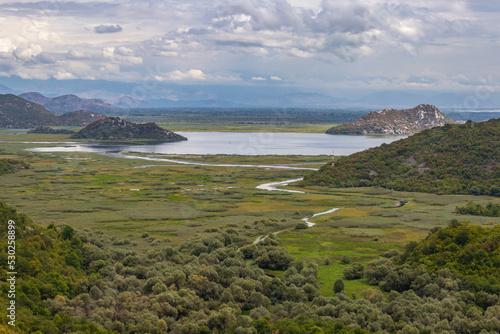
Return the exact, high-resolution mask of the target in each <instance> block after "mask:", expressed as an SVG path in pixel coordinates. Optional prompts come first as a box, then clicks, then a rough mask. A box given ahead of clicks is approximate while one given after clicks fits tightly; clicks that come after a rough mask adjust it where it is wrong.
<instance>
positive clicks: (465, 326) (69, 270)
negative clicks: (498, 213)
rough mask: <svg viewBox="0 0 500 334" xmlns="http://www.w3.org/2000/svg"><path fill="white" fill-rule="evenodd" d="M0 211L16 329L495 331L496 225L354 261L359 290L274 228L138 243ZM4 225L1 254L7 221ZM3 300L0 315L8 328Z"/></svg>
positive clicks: (449, 231) (446, 233) (454, 230)
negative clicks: (303, 256) (9, 231)
mask: <svg viewBox="0 0 500 334" xmlns="http://www.w3.org/2000/svg"><path fill="white" fill-rule="evenodd" d="M0 217H1V219H2V221H3V222H7V221H8V220H14V221H15V222H16V231H17V235H16V237H17V238H16V245H17V254H16V255H17V259H16V270H17V272H18V277H17V285H16V293H17V300H16V306H17V314H16V324H17V326H16V328H17V329H18V330H20V331H21V332H36V333H44V334H51V333H54V334H56V333H75V332H76V333H109V332H115V333H186V334H187V333H207V334H208V333H219V334H222V333H228V334H230V333H237V334H241V333H266V334H267V333H269V334H271V333H273V332H274V333H278V330H279V333H284V334H287V333H290V334H291V333H344V334H349V333H356V334H362V333H418V332H424V333H431V332H436V331H448V332H449V333H498V332H500V320H499V318H500V302H499V297H498V292H499V286H498V269H497V268H498V267H499V264H498V263H497V262H498V259H497V258H498V253H499V247H498V245H499V241H500V239H499V237H500V234H499V233H498V231H499V227H498V226H495V227H493V228H491V229H487V228H477V227H473V226H469V225H467V224H466V223H458V222H452V223H451V224H450V226H449V227H447V228H443V229H441V230H434V231H433V232H432V233H431V234H430V235H429V237H428V238H427V239H426V240H424V241H423V242H421V243H411V244H409V245H408V246H407V250H406V252H405V253H401V252H398V251H390V252H387V253H385V254H382V255H383V257H381V258H379V259H377V260H374V261H373V262H371V263H369V264H368V265H367V266H366V268H364V267H363V265H360V264H359V263H354V264H353V265H352V266H353V267H357V269H356V270H357V271H359V268H360V267H361V271H360V276H361V277H363V278H361V279H363V280H366V281H367V282H369V283H370V284H372V285H373V288H372V289H368V290H365V291H364V292H363V293H361V295H360V296H347V295H346V294H345V293H344V292H342V288H341V287H340V289H339V292H338V293H337V294H336V295H335V296H334V297H323V296H320V293H319V290H318V282H317V272H318V271H317V265H316V264H315V263H307V262H304V261H301V260H295V259H294V258H293V257H292V256H291V255H289V254H288V253H287V252H286V250H285V249H283V248H281V247H280V246H279V240H277V239H275V238H274V237H271V238H267V239H266V244H258V245H254V244H251V243H249V242H248V241H247V240H246V239H245V238H244V237H241V236H240V235H239V233H238V232H237V231H235V230H234V229H232V228H230V227H227V228H221V229H211V230H210V231H207V232H206V235H205V236H204V237H203V238H201V239H199V240H194V241H190V242H187V243H185V244H183V245H181V246H180V247H178V248H173V247H169V246H167V245H163V246H161V245H157V246H156V247H154V248H153V249H150V250H149V251H147V253H146V254H140V253H136V252H135V251H131V250H127V240H126V239H124V240H121V239H117V238H111V239H110V238H108V237H106V236H104V235H103V234H102V233H101V232H99V231H91V230H85V231H75V230H73V229H72V228H71V227H69V226H64V227H55V226H53V225H51V226H49V227H48V228H47V229H44V228H41V227H39V226H37V225H35V224H33V222H32V221H31V220H30V219H29V218H27V217H25V216H23V215H19V214H18V213H16V211H15V210H13V209H12V208H9V207H8V206H6V205H4V204H2V205H0ZM1 237H2V239H1V240H2V241H3V242H2V245H1V246H0V247H1V253H0V256H1V258H2V263H6V260H7V255H6V249H7V248H6V241H5V240H7V238H6V228H5V224H4V225H3V228H2V232H1ZM144 237H145V238H148V237H149V236H147V235H145V236H144ZM432 245H435V246H432ZM465 257H467V260H468V261H475V265H474V266H472V267H471V269H470V270H469V269H468V268H466V267H465V266H463V265H462V264H460V262H462V263H465V262H464V259H465ZM348 268H350V267H348ZM264 270H273V272H272V273H271V272H269V271H268V272H267V273H266V272H265V271H264ZM471 270H472V271H471ZM6 272H7V271H6V270H5V267H4V268H2V271H1V273H0V279H1V280H2V282H4V283H3V284H2V285H1V288H2V290H3V292H4V294H2V297H1V298H2V299H1V301H0V302H2V304H3V305H6V303H7V300H6V294H5V292H6V291H7V290H8V289H9V283H8V282H6V278H7V277H6ZM346 272H347V271H346ZM347 276H349V275H346V277H347ZM349 278H353V277H349ZM332 288H333V287H332ZM380 290H382V291H388V292H389V293H388V294H384V293H382V292H381V291H380ZM5 312H6V311H5V309H3V310H0V313H2V314H1V315H0V319H2V320H1V321H2V322H1V323H0V327H2V326H3V328H9V327H8V325H7V323H6V319H7V318H6V317H5ZM400 331H401V332H400Z"/></svg>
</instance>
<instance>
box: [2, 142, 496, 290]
mask: <svg viewBox="0 0 500 334" xmlns="http://www.w3.org/2000/svg"><path fill="white" fill-rule="evenodd" d="M2 135H3V137H2V138H1V140H3V139H4V138H6V137H8V138H9V142H7V143H3V144H2V148H1V151H0V158H13V159H20V160H25V161H26V162H28V163H29V164H30V165H31V169H27V170H22V171H19V172H18V173H15V174H9V175H2V176H0V182H2V186H3V187H2V193H1V194H0V200H1V201H4V202H6V203H7V204H9V205H12V206H14V207H16V208H17V209H18V210H19V211H20V212H22V213H25V214H28V215H29V216H31V217H32V218H33V219H34V220H35V222H37V223H39V224H41V225H44V226H47V225H48V224H50V223H55V224H56V225H57V226H63V225H65V224H69V225H71V226H73V227H75V228H77V229H86V228H88V229H91V230H93V231H102V232H103V233H104V234H105V235H106V236H107V237H108V238H109V239H110V240H111V241H110V242H113V244H114V245H115V244H116V247H125V248H127V249H134V250H136V251H137V252H145V251H147V250H149V249H152V248H154V247H162V245H171V246H178V245H180V244H182V243H183V242H186V241H188V240H190V239H192V238H198V237H202V236H205V235H206V232H205V231H206V230H208V229H220V230H225V229H227V228H233V229H235V230H236V231H238V233H239V234H240V235H243V236H245V237H246V238H247V240H248V242H252V241H253V240H255V238H256V237H257V236H259V235H264V234H267V233H272V232H276V231H282V232H281V233H280V234H279V235H278V236H279V238H280V239H281V240H282V246H283V247H285V248H286V249H288V251H289V252H290V253H291V254H292V255H293V256H295V257H296V258H306V259H309V260H312V261H315V262H317V263H318V265H319V278H318V280H319V281H320V282H323V283H321V285H320V288H321V292H322V294H324V295H332V294H333V290H332V286H333V282H334V281H335V280H336V279H338V278H343V275H342V270H343V268H345V265H344V264H343V263H341V262H340V261H339V260H340V258H341V257H342V255H344V254H347V255H349V256H350V257H351V258H352V260H353V261H359V262H362V263H365V264H366V263H368V262H370V261H371V260H372V259H374V258H376V257H377V256H379V255H380V254H382V253H383V252H385V251H387V250H390V249H394V248H396V249H401V248H402V247H403V246H404V245H405V244H406V243H407V242H408V241H411V240H419V239H421V238H423V237H425V236H426V235H427V233H428V231H429V230H430V229H431V228H433V227H436V226H439V227H441V226H446V225H447V224H448V222H449V221H450V219H452V218H457V219H460V220H461V219H469V220H470V221H471V223H472V224H482V225H491V224H493V219H494V218H488V217H480V216H457V215H455V214H454V213H453V211H454V209H455V207H456V206H457V205H463V204H465V203H466V202H467V201H470V200H474V201H475V202H478V203H487V202H495V201H498V199H493V198H489V197H486V196H483V197H478V196H466V195H433V194H422V193H406V192H395V191H391V190H388V189H382V188H349V189H331V188H325V187H311V188H309V189H302V188H296V187H295V188H296V189H300V190H308V191H312V192H313V193H306V194H292V193H284V192H269V191H264V190H258V189H255V187H256V186H257V185H259V184H262V183H267V182H271V181H279V180H287V179H294V178H299V177H301V176H303V175H304V173H305V172H306V171H301V170H277V169H266V168H243V167H209V166H196V167H195V166H188V165H176V164H170V163H169V164H168V165H167V164H163V163H155V162H148V164H149V165H152V166H148V167H145V162H144V161H143V160H134V159H120V158H114V157H108V156H102V155H99V154H95V153H80V152H73V153H38V152H30V151H26V150H25V149H26V148H30V147H41V146H45V145H48V144H39V143H37V144H23V143H16V142H17V141H25V140H28V139H26V138H27V137H26V136H29V138H30V139H29V141H49V139H47V137H45V136H40V135H11V136H6V135H5V132H2ZM51 136H52V137H51V140H54V141H65V139H64V135H51ZM20 138H24V139H20ZM150 156H152V155H150ZM168 157H169V158H172V159H179V160H189V161H197V162H214V163H229V162H230V163H239V164H294V163H313V164H317V165H320V164H323V163H324V161H325V159H326V160H328V157H324V156H316V157H309V156H260V157H259V156H252V157H248V156H229V155H220V156H195V155H176V156H168ZM139 167H141V168H139ZM290 188H294V187H290ZM398 200H406V201H408V202H407V204H406V205H404V206H402V207H397V206H396V202H397V201H398ZM331 208H342V209H341V210H338V211H336V212H334V213H331V214H328V215H324V216H318V217H316V218H314V219H312V221H313V222H315V223H316V226H314V227H312V228H309V229H307V230H300V231H299V230H295V229H294V228H293V227H294V226H295V225H296V224H297V223H298V222H300V221H301V219H302V218H304V217H306V216H310V215H312V214H313V213H317V212H322V211H326V210H329V209H331ZM270 218H276V220H277V221H278V223H277V224H276V225H275V226H273V225H266V224H263V223H254V222H256V221H257V222H259V221H262V220H268V219H270ZM144 233H148V234H149V235H150V236H151V237H149V238H142V237H141V236H142V235H143V234H144ZM327 263H329V264H327ZM344 283H345V287H346V292H347V293H348V294H351V293H355V294H359V293H360V292H361V291H362V290H364V289H366V288H368V287H369V286H368V285H367V284H366V283H365V282H364V281H363V280H354V281H347V280H344Z"/></svg>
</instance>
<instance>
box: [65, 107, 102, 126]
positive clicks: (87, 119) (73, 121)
mask: <svg viewBox="0 0 500 334" xmlns="http://www.w3.org/2000/svg"><path fill="white" fill-rule="evenodd" d="M103 118H106V115H103V114H101V113H96V112H92V111H89V110H77V111H72V112H68V113H66V114H62V115H61V116H59V120H60V121H61V123H62V124H64V125H70V126H87V125H89V124H90V123H92V122H94V121H97V120H99V119H103Z"/></svg>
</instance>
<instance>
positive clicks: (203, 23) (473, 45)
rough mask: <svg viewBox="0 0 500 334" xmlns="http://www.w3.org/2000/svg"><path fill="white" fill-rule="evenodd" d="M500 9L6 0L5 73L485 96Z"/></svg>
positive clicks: (148, 91) (484, 5) (150, 85)
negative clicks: (464, 93)
mask: <svg viewBox="0 0 500 334" xmlns="http://www.w3.org/2000/svg"><path fill="white" fill-rule="evenodd" d="M499 14H500V2H498V1H492V0H456V1H449V0H446V1H444V0H411V1H406V0H403V1H380V0H277V1H267V0H226V1H222V0H213V1H206V0H203V1H202V0H164V1H160V0H149V1H147V0H146V1H145V0H103V1H99V0H95V1H90V0H74V1H40V2H37V1H27V0H19V1H9V0H6V1H2V3H1V4H0V83H2V84H5V85H7V86H9V84H14V82H17V83H18V82H19V78H21V79H22V80H21V81H22V82H24V83H29V82H37V83H43V82H44V81H47V82H50V83H51V85H52V86H53V85H54V84H57V85H60V86H61V87H65V86H68V84H69V83H71V82H73V83H74V82H84V81H85V82H106V83H108V85H109V87H110V90H112V89H111V87H112V86H114V85H115V83H116V84H117V85H118V83H121V84H123V83H127V84H128V85H127V86H126V87H127V88H126V89H125V91H122V92H120V94H126V95H130V96H133V97H136V98H139V99H141V98H144V99H145V98H147V97H148V96H149V97H155V96H156V97H157V96H159V95H161V96H163V97H164V98H171V99H173V100H175V99H178V98H179V97H178V96H175V94H174V93H172V91H168V90H167V89H164V88H162V87H167V86H168V87H172V85H174V86H179V87H181V86H183V85H185V86H186V87H188V86H190V85H191V86H192V85H196V86H206V87H210V86H231V87H241V89H245V88H246V87H247V88H248V87H252V88H256V87H257V88H258V87H261V88H262V89H269V90H272V89H283V88H290V89H291V88H293V89H295V90H299V91H307V92H316V93H322V94H327V95H329V96H334V97H344V96H352V95H353V94H356V93H358V92H366V93H369V92H375V91H384V90H393V91H407V92H423V91H426V92H429V91H439V92H456V91H462V92H470V94H473V95H474V97H475V98H476V99H479V100H481V98H484V97H485V96H486V95H487V94H491V93H492V92H499V91H500V90H499V88H500V83H499V80H500V79H499V78H500V62H499V61H498V56H499V55H500V38H499V37H500V36H499V35H500V20H498V17H499ZM16 80H17V81H16ZM41 86H43V85H41ZM100 87H101V88H100V89H102V85H101V86H100ZM117 87H118V86H117ZM42 88H43V87H41V90H43V89H42ZM277 91H278V90H277ZM169 94H172V96H169Z"/></svg>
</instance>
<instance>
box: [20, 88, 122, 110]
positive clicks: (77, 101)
mask: <svg viewBox="0 0 500 334" xmlns="http://www.w3.org/2000/svg"><path fill="white" fill-rule="evenodd" d="M19 96H20V97H22V98H23V99H26V100H28V101H31V102H34V103H38V104H40V105H42V106H44V107H45V108H46V109H47V110H50V111H52V112H53V113H56V114H61V113H65V112H71V111H75V110H90V111H93V112H101V113H110V112H116V111H118V110H120V108H118V107H115V106H113V105H111V104H109V103H106V102H104V101H102V100H99V99H89V100H84V99H81V98H79V97H78V96H76V95H73V94H69V95H63V96H59V97H54V98H50V97H46V96H44V95H42V94H40V93H37V92H30V93H23V94H21V95H19Z"/></svg>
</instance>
